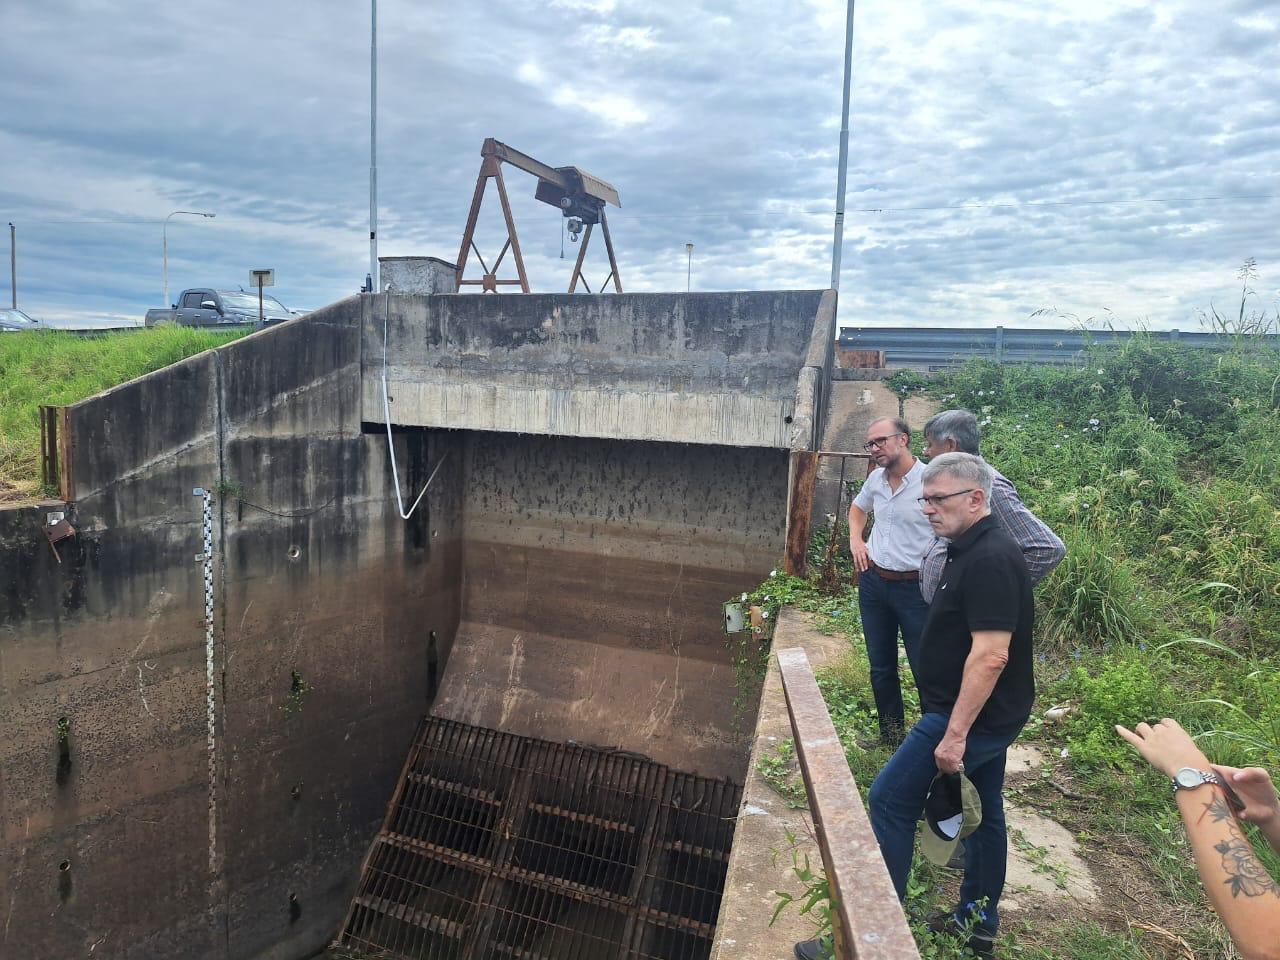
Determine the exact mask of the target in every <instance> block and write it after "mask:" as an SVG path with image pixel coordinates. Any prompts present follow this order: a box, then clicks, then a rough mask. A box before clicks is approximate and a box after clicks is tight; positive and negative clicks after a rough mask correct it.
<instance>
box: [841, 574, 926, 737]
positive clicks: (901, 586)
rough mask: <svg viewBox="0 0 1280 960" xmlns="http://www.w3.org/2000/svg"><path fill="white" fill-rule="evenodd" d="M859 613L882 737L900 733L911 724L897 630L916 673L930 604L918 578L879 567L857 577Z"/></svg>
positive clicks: (909, 662)
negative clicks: (898, 576)
mask: <svg viewBox="0 0 1280 960" xmlns="http://www.w3.org/2000/svg"><path fill="white" fill-rule="evenodd" d="M858 612H859V613H861V614H862V634H863V637H864V638H865V639H866V641H867V661H868V663H870V665H871V692H872V693H873V694H874V695H875V699H876V715H877V716H878V717H879V718H880V734H881V736H886V737H887V736H895V735H901V731H902V730H903V729H905V727H906V721H905V717H904V716H903V709H902V684H901V683H900V682H899V680H898V632H899V631H901V632H902V645H903V647H905V648H906V651H907V663H908V664H910V665H911V673H912V676H914V675H915V670H916V663H917V658H918V657H919V654H920V632H921V631H922V630H923V629H924V621H925V617H926V616H928V613H929V605H928V604H927V603H925V602H924V597H922V596H920V583H919V582H918V581H914V580H902V581H898V580H886V579H884V577H882V576H880V574H878V573H876V572H875V571H874V570H866V571H864V572H863V573H862V574H860V575H859V576H858Z"/></svg>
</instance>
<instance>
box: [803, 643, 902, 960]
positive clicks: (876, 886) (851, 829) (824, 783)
mask: <svg viewBox="0 0 1280 960" xmlns="http://www.w3.org/2000/svg"><path fill="white" fill-rule="evenodd" d="M777 656H778V669H779V671H780V672H781V674H782V689H783V692H784V693H785V694H786V698H787V712H788V713H789V714H790V715H791V732H792V734H793V735H794V737H795V743H796V757H797V758H798V759H799V761H800V772H801V774H802V775H803V776H804V787H805V790H806V791H807V792H808V795H809V809H810V811H811V812H812V813H813V825H814V827H815V828H816V833H817V839H818V849H819V850H820V851H821V853H822V865H823V868H824V870H825V871H826V876H827V885H828V887H829V888H830V892H831V919H832V928H833V931H832V932H833V935H834V939H835V949H836V960H920V953H919V951H918V950H917V949H916V942H915V939H914V938H913V937H912V935H911V928H910V927H908V926H907V918H906V917H905V916H904V915H903V912H902V905H901V904H900V903H899V902H898V895H897V893H896V892H895V891H894V889H893V882H892V881H891V880H890V879H889V871H888V870H886V869H885V865H884V859H883V858H882V857H881V856H880V845H879V844H878V843H877V842H876V837H875V833H874V832H873V831H872V829H871V821H870V820H868V819H867V812H866V809H865V808H864V807H863V806H862V797H861V796H860V795H859V793H858V785H857V784H856V783H855V782H854V779H853V773H852V772H851V771H850V770H849V763H848V761H847V760H845V756H844V748H843V747H842V746H841V745H840V740H839V738H838V737H837V736H836V728H835V725H834V724H833V723H832V722H831V715H830V714H829V713H828V712H827V704H826V701H824V700H823V699H822V692H821V691H820V690H819V689H818V683H817V681H816V680H815V679H814V677H813V670H812V668H811V667H810V666H809V658H808V657H807V656H806V655H805V652H804V650H802V649H801V648H799V647H793V648H791V649H789V650H779V651H778V654H777Z"/></svg>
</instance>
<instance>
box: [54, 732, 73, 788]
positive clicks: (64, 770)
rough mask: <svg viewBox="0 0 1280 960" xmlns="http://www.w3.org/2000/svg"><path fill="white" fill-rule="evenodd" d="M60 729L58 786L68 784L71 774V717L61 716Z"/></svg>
mask: <svg viewBox="0 0 1280 960" xmlns="http://www.w3.org/2000/svg"><path fill="white" fill-rule="evenodd" d="M56 729H57V731H58V773H57V778H56V779H57V781H58V786H60V787H61V786H63V785H65V784H66V782H67V779H68V778H69V777H70V776H71V718H70V717H59V718H58V723H57V727H56Z"/></svg>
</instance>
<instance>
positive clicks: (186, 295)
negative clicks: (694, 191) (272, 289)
mask: <svg viewBox="0 0 1280 960" xmlns="http://www.w3.org/2000/svg"><path fill="white" fill-rule="evenodd" d="M295 316H298V314H295V313H294V312H293V311H291V310H289V309H287V308H286V307H285V305H284V304H282V303H281V302H280V301H279V300H277V299H276V298H275V297H268V296H266V295H264V296H263V298H262V318H263V321H264V325H266V326H270V325H271V324H273V323H280V322H282V321H284V320H292V319H293V318H294V317H295ZM145 322H146V325H147V326H148V327H154V326H155V325H156V324H157V323H176V324H178V325H179V326H183V327H213V326H218V325H220V324H232V323H233V324H245V323H253V324H256V323H257V322H258V294H257V291H256V290H255V291H254V292H253V293H245V292H244V291H243V290H208V289H204V288H193V289H191V290H183V291H182V295H181V296H179V297H178V302H177V303H175V304H174V305H173V306H172V307H171V308H159V309H156V310H148V311H147V318H146V321H145Z"/></svg>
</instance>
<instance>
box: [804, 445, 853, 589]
mask: <svg viewBox="0 0 1280 960" xmlns="http://www.w3.org/2000/svg"><path fill="white" fill-rule="evenodd" d="M824 459H826V460H835V459H838V460H839V461H840V478H839V481H838V482H839V484H840V486H839V489H838V492H837V494H836V514H835V516H836V522H835V524H833V526H832V542H834V540H835V531H836V530H837V529H839V524H840V511H841V507H842V506H843V505H844V485H845V482H846V480H845V472H846V466H847V464H848V462H849V460H850V459H854V460H865V461H866V462H867V468H868V469H867V472H868V473H869V472H870V466H871V456H870V454H866V453H845V452H842V451H838V450H801V451H796V452H794V453H792V454H791V461H792V463H791V489H790V491H789V496H788V499H787V545H786V553H785V555H784V557H783V568H784V569H785V570H786V571H787V573H789V574H791V575H792V576H793V577H803V576H804V575H805V571H806V570H807V568H808V551H809V537H810V533H811V527H812V522H813V498H814V494H815V493H816V491H817V486H818V482H819V481H820V480H831V479H834V478H831V477H822V476H819V474H818V464H819V462H820V461H821V460H824ZM829 562H830V558H828V563H829Z"/></svg>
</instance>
